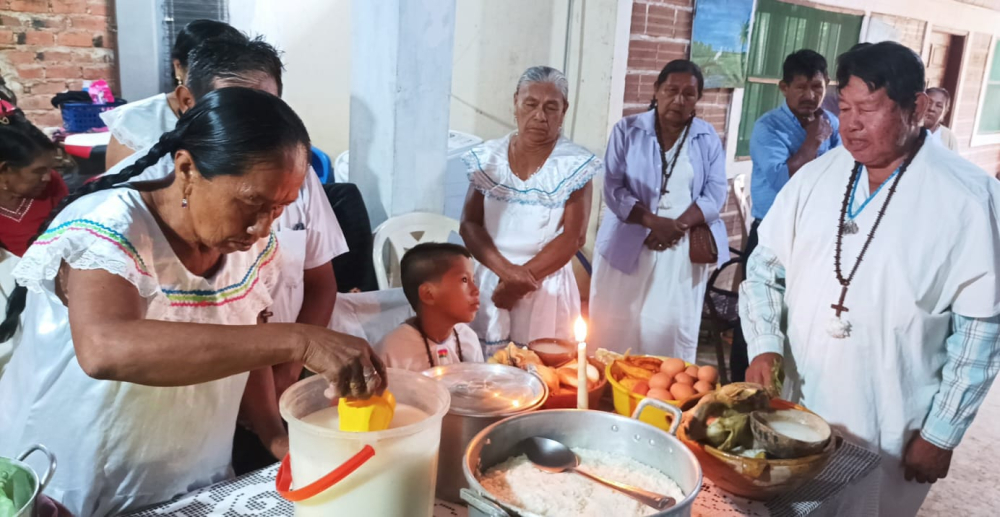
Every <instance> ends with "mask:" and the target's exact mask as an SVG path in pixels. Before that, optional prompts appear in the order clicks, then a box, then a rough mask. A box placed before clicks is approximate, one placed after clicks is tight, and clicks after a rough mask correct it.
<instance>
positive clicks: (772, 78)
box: [736, 0, 862, 157]
mask: <svg viewBox="0 0 1000 517" xmlns="http://www.w3.org/2000/svg"><path fill="white" fill-rule="evenodd" d="M861 20H862V17H861V16H857V15H851V14H843V13H837V12H832V11H824V10H821V9H814V8H811V7H805V6H802V5H794V4H788V3H784V2H779V1H778V0H759V1H758V2H757V12H756V13H755V14H754V26H753V34H752V36H751V39H750V53H749V56H748V57H747V82H746V89H745V90H744V92H743V111H742V116H741V117H740V128H739V136H738V138H737V142H736V156H738V157H745V156H749V155H750V134H751V132H752V131H753V126H754V123H755V122H757V119H758V118H760V116H761V115H763V114H764V113H767V112H768V111H770V110H772V109H774V108H776V107H778V106H779V103H781V102H783V101H784V97H782V95H781V91H780V90H779V89H778V82H779V81H781V65H782V63H784V61H785V57H786V56H788V55H789V54H791V53H792V52H795V51H796V50H800V49H804V48H808V49H812V50H815V51H816V52H819V53H820V54H822V55H823V57H825V58H826V61H827V67H828V69H829V73H830V76H831V77H830V79H831V80H832V79H833V75H834V73H835V66H836V65H835V63H836V59H837V56H839V55H840V54H842V53H844V52H846V51H847V50H848V49H850V48H851V47H852V46H854V45H855V44H857V43H858V38H859V37H860V35H861Z"/></svg>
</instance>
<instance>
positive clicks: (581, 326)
mask: <svg viewBox="0 0 1000 517" xmlns="http://www.w3.org/2000/svg"><path fill="white" fill-rule="evenodd" d="M573 334H574V335H575V336H576V340H577V342H581V341H586V340H587V322H586V321H583V317H582V316H581V317H579V318H577V319H576V323H575V324H573Z"/></svg>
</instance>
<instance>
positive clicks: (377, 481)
mask: <svg viewBox="0 0 1000 517" xmlns="http://www.w3.org/2000/svg"><path fill="white" fill-rule="evenodd" d="M388 376H389V389H390V390H391V391H392V392H393V394H394V395H395V396H396V413H395V415H394V416H393V420H392V423H391V424H390V427H389V429H386V430H384V431H374V432H366V433H349V432H342V431H339V420H338V419H339V416H338V414H337V407H336V405H333V406H332V407H331V401H330V400H329V399H327V398H326V397H324V396H323V391H324V390H325V389H326V388H327V386H328V384H327V383H326V382H325V380H323V379H322V378H321V377H318V376H317V377H310V378H309V379H306V380H303V381H300V382H298V383H296V384H295V385H294V386H292V387H291V388H289V389H288V391H287V392H286V393H285V394H284V395H283V396H282V397H281V404H280V405H281V413H282V416H284V417H285V419H286V420H287V421H288V435H289V454H290V457H291V458H290V461H291V471H292V487H293V488H301V487H303V486H306V485H308V484H310V483H312V482H314V481H316V480H317V479H319V478H321V477H323V476H325V475H326V474H328V473H329V472H330V471H331V470H333V469H335V468H337V467H338V466H340V465H341V464H342V463H344V462H345V461H346V460H347V459H349V458H350V457H352V456H354V455H355V454H357V453H358V452H359V451H360V450H361V449H362V448H363V447H364V446H365V445H371V446H372V447H373V448H374V449H375V456H374V457H372V458H371V459H370V460H368V461H367V462H366V463H365V464H363V465H361V466H360V467H359V468H358V469H357V470H356V471H354V472H353V473H352V474H350V475H349V476H347V477H346V478H344V479H343V480H342V481H340V482H339V483H337V484H336V485H334V486H333V487H331V488H329V489H327V490H325V491H323V492H322V493H320V494H319V495H317V496H315V497H313V498H310V499H307V500H304V501H300V502H296V503H295V515H296V516H298V517H314V516H315V517H320V516H324V517H326V516H340V515H343V516H355V515H357V516H367V515H371V516H379V517H383V516H384V517H396V516H398V517H411V516H412V517H423V516H426V517H431V516H432V515H433V506H434V489H435V480H436V478H437V463H438V449H439V445H440V439H441V419H442V418H443V417H444V414H445V413H446V412H447V410H448V406H449V404H450V395H449V394H448V390H447V389H445V388H443V387H441V386H439V385H438V384H437V383H436V382H435V381H434V380H433V379H428V378H426V377H423V376H421V375H420V374H417V373H414V372H409V371H403V370H396V369H389V373H388Z"/></svg>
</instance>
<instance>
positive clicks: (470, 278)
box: [375, 243, 483, 372]
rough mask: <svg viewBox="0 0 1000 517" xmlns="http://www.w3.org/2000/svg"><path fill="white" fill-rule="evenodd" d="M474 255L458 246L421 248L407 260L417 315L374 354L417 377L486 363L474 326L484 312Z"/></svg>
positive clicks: (408, 289)
mask: <svg viewBox="0 0 1000 517" xmlns="http://www.w3.org/2000/svg"><path fill="white" fill-rule="evenodd" d="M471 259H472V254H471V253H469V250H467V249H465V248H463V247H462V246H459V245H457V244H448V243H426V244H418V245H416V246H414V247H413V248H412V249H410V250H409V251H407V252H406V254H405V255H403V260H402V262H400V265H399V270H400V276H401V277H402V283H403V293H404V294H405V295H406V300H407V301H409V302H410V306H411V307H413V310H414V312H416V313H417V315H416V316H415V317H413V318H411V319H409V320H407V321H406V322H405V323H403V324H402V325H400V326H399V327H398V328H397V329H396V330H394V331H392V333H390V334H389V335H387V336H386V337H385V338H383V339H382V343H381V344H380V345H379V346H376V347H375V348H376V349H377V350H379V351H380V352H381V353H382V357H383V360H384V361H385V365H386V366H389V367H392V368H403V369H406V370H412V371H416V372H420V371H424V370H426V369H428V368H433V367H435V366H444V365H448V364H455V363H481V362H483V349H482V348H481V347H480V346H479V338H478V337H477V336H476V332H475V331H473V330H472V328H471V327H469V325H468V324H469V323H471V322H472V320H473V319H474V318H475V317H476V312H477V311H478V310H479V289H478V288H477V287H476V281H475V276H474V272H473V266H472V260H471Z"/></svg>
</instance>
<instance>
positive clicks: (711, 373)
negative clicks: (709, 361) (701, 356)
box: [695, 366, 719, 386]
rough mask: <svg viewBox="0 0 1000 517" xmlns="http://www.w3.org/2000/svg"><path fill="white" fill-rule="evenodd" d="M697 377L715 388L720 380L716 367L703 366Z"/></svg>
mask: <svg viewBox="0 0 1000 517" xmlns="http://www.w3.org/2000/svg"><path fill="white" fill-rule="evenodd" d="M695 377H697V378H698V380H700V381H704V382H707V383H708V384H710V385H712V386H714V385H715V382H716V381H717V380H719V370H716V369H715V367H714V366H702V367H701V368H698V375H696V376H695Z"/></svg>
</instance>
